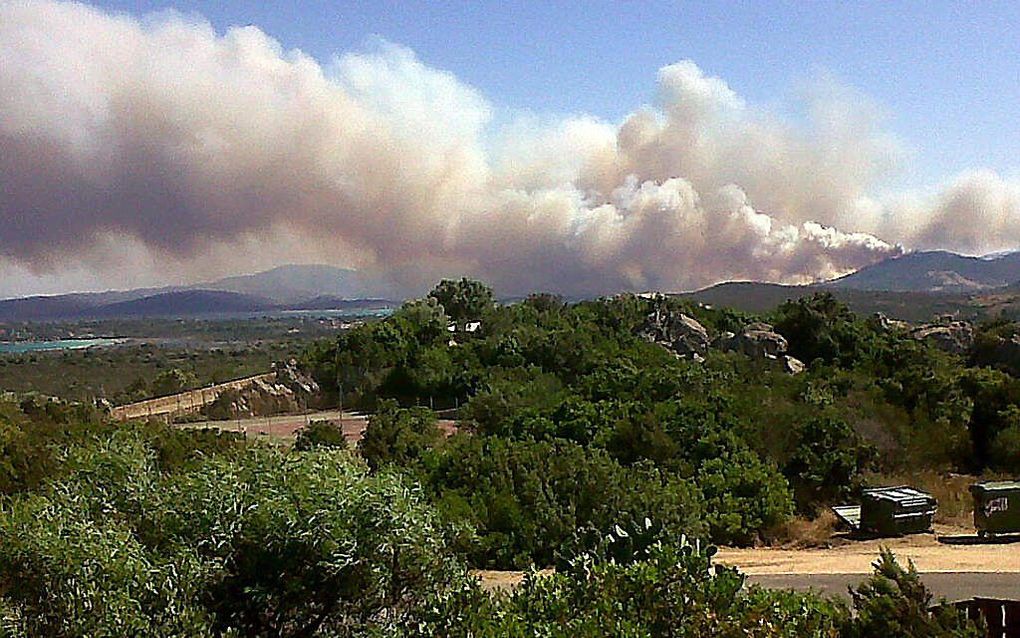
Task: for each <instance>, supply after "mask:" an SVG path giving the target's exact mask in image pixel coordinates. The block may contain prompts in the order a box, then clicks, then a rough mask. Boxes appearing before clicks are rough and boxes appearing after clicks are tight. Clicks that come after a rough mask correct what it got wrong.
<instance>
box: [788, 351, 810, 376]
mask: <svg viewBox="0 0 1020 638" xmlns="http://www.w3.org/2000/svg"><path fill="white" fill-rule="evenodd" d="M783 369H784V370H786V372H787V374H800V373H801V372H804V370H806V369H807V366H806V365H804V362H803V361H801V360H800V359H797V358H796V357H791V356H790V355H786V356H784V357H783Z"/></svg>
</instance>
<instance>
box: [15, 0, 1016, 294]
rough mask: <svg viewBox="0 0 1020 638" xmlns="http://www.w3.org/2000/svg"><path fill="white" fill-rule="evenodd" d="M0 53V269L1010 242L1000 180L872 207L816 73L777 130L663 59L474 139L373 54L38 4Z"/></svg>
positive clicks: (810, 263) (529, 283)
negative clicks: (589, 96)
mask: <svg viewBox="0 0 1020 638" xmlns="http://www.w3.org/2000/svg"><path fill="white" fill-rule="evenodd" d="M0 59H2V60H4V64H3V65H0V180H2V185H3V189H2V190H0V222H2V223H0V260H2V262H0V264H2V263H4V262H5V263H6V264H7V266H3V265H0V269H3V270H6V271H7V272H8V273H13V274H14V275H15V276H22V275H23V273H25V272H29V273H32V275H31V276H32V277H39V276H43V277H45V276H47V275H46V273H67V272H73V273H80V272H84V271H89V270H91V271H93V272H95V273H96V277H97V280H99V281H103V282H111V283H121V282H125V281H127V280H128V279H130V281H131V282H135V281H138V280H145V281H147V282H148V281H149V280H150V278H151V279H152V280H156V279H159V277H160V276H163V277H164V278H165V277H166V276H168V275H167V273H171V275H170V276H173V277H177V278H180V279H187V278H196V277H204V276H214V275H216V274H219V272H222V271H226V270H250V269H253V268H257V267H263V266H270V265H273V264H276V263H284V262H308V261H325V262H330V263H337V264H340V265H353V266H357V267H360V268H364V269H369V270H376V271H380V272H385V273H389V274H390V275H391V276H392V277H393V278H394V279H395V280H397V281H399V282H400V283H401V284H403V285H404V286H406V287H407V288H408V289H409V290H413V289H420V287H421V286H424V285H427V284H428V283H429V282H430V281H431V280H433V279H434V278H435V277H437V276H440V275H451V274H470V275H474V276H479V277H483V278H486V279H488V280H490V281H491V282H493V283H494V284H496V285H497V287H498V288H499V289H500V291H502V292H507V293H509V292H522V291H526V290H532V289H537V288H545V289H552V290H558V291H561V292H569V293H598V292H609V291H615V290H620V289H644V288H659V289H667V290H676V289H684V288H691V287H696V286H701V285H705V284H709V283H712V282H715V281H719V280H724V279H737V278H739V279H763V280H774V281H798V282H799V281H808V280H812V279H817V278H822V277H830V276H834V275H838V274H842V273H844V272H847V271H848V270H851V269H853V268H856V267H859V266H862V265H864V264H867V263H870V262H873V261H875V260H878V259H881V258H883V257H885V256H888V255H890V254H895V253H897V252H898V251H900V250H901V248H900V247H899V244H903V245H907V246H945V247H951V248H961V249H967V250H980V249H986V248H989V249H1001V248H1007V247H1015V246H1016V244H1017V242H1018V240H1020V221H1018V220H1020V205H1018V202H1020V195H1018V193H1020V189H1018V187H1017V185H1016V184H1010V183H1007V182H1005V181H1004V180H1002V179H1000V178H998V177H997V176H995V175H991V174H983V173H975V174H972V175H967V176H963V177H961V178H959V180H958V181H956V182H955V183H953V184H952V185H950V186H949V187H947V189H945V190H944V191H943V192H942V193H940V194H937V195H933V196H924V195H916V196H911V197H901V198H897V199H895V200H878V199H875V198H873V197H869V193H870V192H871V190H872V189H873V188H874V187H875V184H876V183H879V182H880V181H881V179H882V177H883V175H885V174H886V173H888V172H889V171H890V170H891V169H893V168H894V167H895V166H896V165H897V164H898V162H900V161H901V159H902V152H901V151H900V149H899V146H898V145H897V144H896V143H895V141H894V140H892V139H891V138H890V137H889V136H888V135H886V134H885V133H884V132H883V131H882V130H881V127H880V124H881V121H880V117H878V116H877V115H876V112H875V109H873V108H872V107H870V106H868V105H867V104H866V101H863V100H861V99H859V97H858V96H853V95H847V94H846V92H845V91H843V90H840V89H838V88H834V87H833V86H828V87H823V90H818V91H816V94H815V95H812V96H810V97H809V99H808V107H807V109H806V110H807V117H806V123H803V124H799V125H793V124H789V123H786V122H784V121H782V120H781V119H779V118H777V117H775V116H772V115H770V114H768V113H767V112H763V111H761V110H758V109H755V108H753V107H752V106H749V105H748V104H747V103H746V102H745V101H744V100H742V99H741V98H740V96H738V95H737V94H736V93H735V92H734V91H733V90H732V89H731V88H730V87H729V86H728V85H727V84H726V83H725V82H724V81H722V80H720V79H718V78H713V77H709V76H706V75H705V74H704V73H703V72H702V71H701V70H700V69H699V68H698V67H697V66H696V65H695V64H694V63H692V62H686V61H685V62H680V63H678V64H674V65H670V66H667V67H665V68H663V69H661V70H660V71H659V76H658V97H657V101H656V103H655V104H654V105H652V106H649V107H643V108H640V109H638V110H636V111H635V112H634V113H633V114H632V115H630V116H629V117H627V118H625V120H624V121H623V122H622V123H620V124H618V125H617V124H612V123H608V122H604V121H601V120H599V119H597V118H593V117H589V116H578V117H570V118H563V119H562V120H560V121H554V122H549V121H544V122H539V121H536V120H535V118H529V117H523V116H522V117H520V118H518V120H517V121H515V122H514V123H512V124H511V125H509V126H506V127H504V128H502V129H500V130H494V127H493V125H492V122H491V118H492V111H493V108H492V106H491V105H490V104H489V103H488V102H487V101H486V100H485V98H484V97H482V96H481V95H480V94H479V93H478V92H477V91H475V90H474V89H472V88H471V87H468V86H466V85H464V84H463V83H461V82H460V81H459V80H458V79H457V78H456V77H454V76H453V75H451V74H449V73H446V72H442V71H438V70H436V69H432V68H430V67H428V66H426V65H425V64H423V63H422V62H421V61H420V60H418V59H417V58H416V57H415V55H414V54H413V53H412V52H411V51H409V50H407V49H405V48H402V47H399V46H397V45H393V44H390V43H387V42H376V43H375V44H374V46H373V47H372V49H371V50H370V51H369V52H363V53H348V54H345V55H342V56H340V57H339V58H337V59H336V60H334V61H332V62H331V63H329V64H327V65H323V64H320V63H319V62H317V61H316V60H313V59H311V58H310V57H308V56H306V55H304V54H303V53H301V52H300V51H286V50H284V49H282V47H281V46H280V45H279V44H278V43H277V42H276V41H274V40H273V39H271V38H270V37H268V36H267V35H266V34H264V33H262V32H261V31H260V30H258V29H257V28H255V27H245V28H235V29H230V30H228V31H227V32H226V33H224V34H222V35H220V34H217V33H216V32H215V30H214V29H213V28H212V27H211V26H210V25H208V24H207V23H204V22H201V21H196V20H195V19H191V18H185V17H181V16H176V15H163V16H161V17H150V18H147V19H145V20H137V19H134V18H131V17H126V16H119V15H110V14H107V13H104V12H102V11H100V10H97V9H94V8H91V7H88V6H85V5H81V4H69V3H59V2H49V1H33V2H23V1H12V2H6V3H4V4H3V5H2V6H0ZM878 237H882V238H883V239H884V240H885V241H883V240H882V239H878ZM140 271H141V272H142V273H146V274H142V275H139V272H140ZM126 273H127V274H126ZM78 276H79V275H75V277H78Z"/></svg>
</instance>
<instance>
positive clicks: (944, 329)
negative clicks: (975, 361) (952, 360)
mask: <svg viewBox="0 0 1020 638" xmlns="http://www.w3.org/2000/svg"><path fill="white" fill-rule="evenodd" d="M910 336H911V337H913V338H914V339H917V340H918V341H927V342H929V343H931V344H933V345H934V346H935V347H936V348H938V349H939V350H943V351H945V352H948V353H950V354H959V355H963V354H967V352H969V351H970V348H971V346H973V345H974V327H973V326H971V325H970V324H969V323H967V322H966V321H949V322H946V323H940V324H926V325H922V326H918V327H917V328H914V329H913V330H911V331H910Z"/></svg>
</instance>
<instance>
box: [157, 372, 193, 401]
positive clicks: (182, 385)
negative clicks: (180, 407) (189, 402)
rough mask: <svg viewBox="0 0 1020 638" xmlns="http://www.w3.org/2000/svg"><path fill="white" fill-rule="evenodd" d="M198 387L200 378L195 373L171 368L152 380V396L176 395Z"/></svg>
mask: <svg viewBox="0 0 1020 638" xmlns="http://www.w3.org/2000/svg"><path fill="white" fill-rule="evenodd" d="M197 385H198V377H196V376H195V373H194V372H191V371H186V370H181V369H180V368H170V369H169V370H165V371H163V372H160V373H159V374H158V375H156V378H155V379H153V380H152V394H154V395H155V396H158V397H161V396H166V395H168V394H176V393H178V392H183V391H184V390H188V389H191V388H194V387H195V386H197Z"/></svg>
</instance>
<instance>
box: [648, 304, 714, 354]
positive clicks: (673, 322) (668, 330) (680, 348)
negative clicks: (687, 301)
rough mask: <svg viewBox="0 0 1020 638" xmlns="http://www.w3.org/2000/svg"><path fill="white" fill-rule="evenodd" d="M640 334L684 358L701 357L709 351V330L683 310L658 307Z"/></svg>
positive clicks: (649, 316) (650, 315)
mask: <svg viewBox="0 0 1020 638" xmlns="http://www.w3.org/2000/svg"><path fill="white" fill-rule="evenodd" d="M639 334H640V335H641V336H642V337H644V338H645V339H647V340H648V341H651V342H652V343H657V344H659V345H661V346H663V347H664V348H666V349H667V350H669V351H671V352H673V353H674V354H676V355H677V356H679V357H682V358H690V359H701V358H702V357H704V356H705V353H707V352H708V345H709V339H708V330H706V329H705V326H703V325H701V324H700V323H698V321H697V320H696V319H694V318H693V317H690V316H688V315H685V314H684V313H682V312H673V311H670V310H667V309H664V308H661V307H660V308H656V309H655V311H654V312H652V313H651V314H649V315H648V316H647V317H646V318H645V322H644V324H643V325H642V326H641V330H640V331H639Z"/></svg>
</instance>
